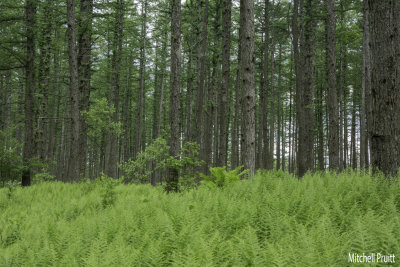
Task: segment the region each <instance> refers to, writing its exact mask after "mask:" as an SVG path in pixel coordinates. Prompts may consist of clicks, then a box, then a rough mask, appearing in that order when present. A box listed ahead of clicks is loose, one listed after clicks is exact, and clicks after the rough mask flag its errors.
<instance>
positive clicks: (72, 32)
mask: <svg viewBox="0 0 400 267" xmlns="http://www.w3.org/2000/svg"><path fill="white" fill-rule="evenodd" d="M67 23H68V59H69V75H70V77H69V91H70V97H71V110H70V112H71V113H70V114H71V115H70V116H71V137H70V140H71V141H70V142H71V146H70V152H69V160H68V171H67V176H66V178H67V180H68V181H70V182H72V181H77V180H79V178H80V177H79V153H80V152H79V149H80V148H79V133H80V112H79V103H80V92H79V76H78V54H77V47H76V26H75V1H74V0H67Z"/></svg>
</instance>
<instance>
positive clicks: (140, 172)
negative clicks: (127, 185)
mask: <svg viewBox="0 0 400 267" xmlns="http://www.w3.org/2000/svg"><path fill="white" fill-rule="evenodd" d="M198 150H199V145H198V144H196V143H194V142H187V143H185V145H184V146H183V147H182V148H181V150H180V154H179V155H178V156H176V157H172V156H170V155H169V145H168V143H167V141H166V140H165V139H163V138H157V139H155V140H154V141H153V143H151V144H150V145H149V146H147V147H146V149H145V150H144V151H142V152H140V153H138V154H137V156H136V159H135V160H133V159H131V160H129V161H127V162H125V163H123V164H121V165H120V168H121V169H122V170H123V171H124V172H125V180H126V181H128V182H136V183H145V182H149V181H150V179H151V175H152V174H153V173H154V172H155V171H156V170H167V169H169V168H174V169H176V170H178V172H179V175H180V177H183V179H182V180H184V183H183V184H185V183H187V181H190V179H191V177H194V169H195V167H197V166H200V165H202V164H203V163H204V162H203V161H200V160H199V159H198V156H199V152H198Z"/></svg>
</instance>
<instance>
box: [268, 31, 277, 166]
mask: <svg viewBox="0 0 400 267" xmlns="http://www.w3.org/2000/svg"><path fill="white" fill-rule="evenodd" d="M274 38H275V36H273V35H272V36H271V87H270V88H271V89H270V91H271V94H270V96H271V97H270V111H269V113H270V115H269V160H268V166H267V169H269V170H272V169H273V168H274V151H275V149H274V146H275V101H276V98H275V97H276V95H275V56H274V54H275V43H274Z"/></svg>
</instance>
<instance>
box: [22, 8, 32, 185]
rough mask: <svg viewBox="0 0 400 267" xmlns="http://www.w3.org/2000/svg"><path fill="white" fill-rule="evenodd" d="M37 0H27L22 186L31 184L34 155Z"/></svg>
mask: <svg viewBox="0 0 400 267" xmlns="http://www.w3.org/2000/svg"><path fill="white" fill-rule="evenodd" d="M35 16H36V1H35V0H27V1H26V6H25V22H26V59H27V61H26V65H25V75H26V77H25V138H24V147H23V153H22V158H23V162H24V165H25V168H24V170H23V172H22V180H21V185H22V186H29V185H30V184H31V166H30V160H31V158H32V157H33V154H34V151H33V94H34V92H35V28H34V27H35V22H36V18H35Z"/></svg>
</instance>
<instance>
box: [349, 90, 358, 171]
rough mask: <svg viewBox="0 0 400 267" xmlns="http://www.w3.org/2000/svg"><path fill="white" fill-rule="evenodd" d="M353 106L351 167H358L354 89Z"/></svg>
mask: <svg viewBox="0 0 400 267" xmlns="http://www.w3.org/2000/svg"><path fill="white" fill-rule="evenodd" d="M352 97H353V106H352V111H351V145H350V149H351V153H350V155H351V167H352V168H353V169H357V146H356V101H357V100H356V93H355V92H354V91H353V96H352Z"/></svg>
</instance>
